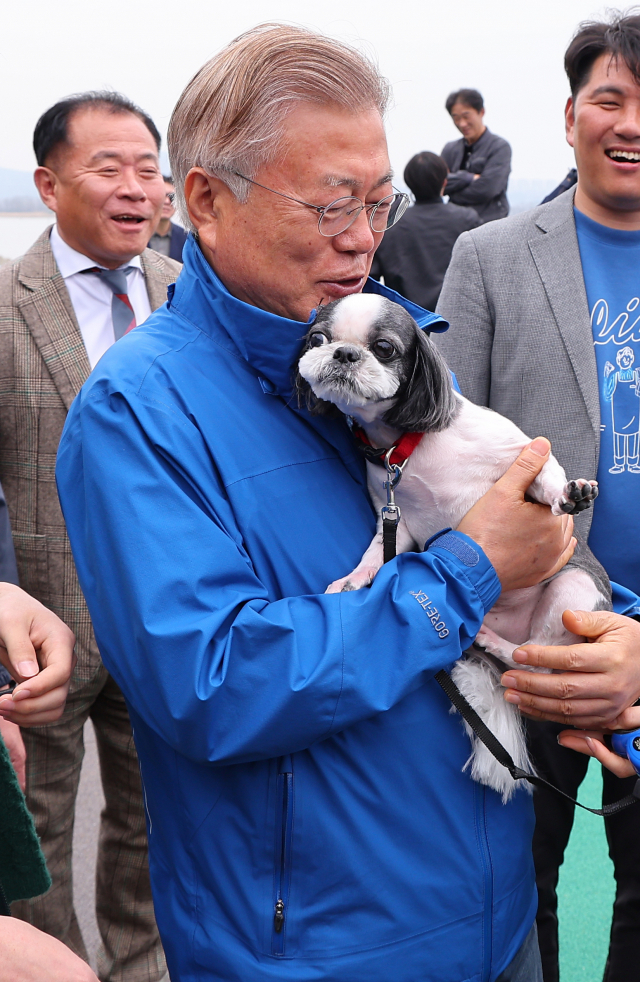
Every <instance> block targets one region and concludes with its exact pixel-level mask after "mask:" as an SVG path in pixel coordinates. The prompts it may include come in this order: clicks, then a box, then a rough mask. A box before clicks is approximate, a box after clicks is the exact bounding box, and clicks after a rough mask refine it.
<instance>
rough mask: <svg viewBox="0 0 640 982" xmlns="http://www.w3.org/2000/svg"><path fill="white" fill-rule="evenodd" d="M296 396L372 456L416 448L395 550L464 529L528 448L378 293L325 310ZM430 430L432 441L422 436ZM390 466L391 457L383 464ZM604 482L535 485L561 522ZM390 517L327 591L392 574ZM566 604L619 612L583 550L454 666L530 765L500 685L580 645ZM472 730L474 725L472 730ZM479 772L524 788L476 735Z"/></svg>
mask: <svg viewBox="0 0 640 982" xmlns="http://www.w3.org/2000/svg"><path fill="white" fill-rule="evenodd" d="M296 384H297V390H298V395H299V398H300V399H301V401H304V402H306V404H307V406H308V407H309V409H311V411H313V412H320V413H331V412H335V411H336V408H337V409H338V410H339V411H340V412H341V413H344V414H346V415H347V417H349V418H350V422H351V423H352V424H353V425H354V426H357V427H359V428H360V430H361V431H364V434H365V435H366V441H367V442H368V443H369V444H370V445H371V446H372V447H374V448H390V447H392V446H394V445H397V444H398V441H399V440H400V439H401V437H402V436H403V435H404V434H406V433H412V434H416V437H415V440H416V441H417V445H416V446H415V449H414V451H413V452H412V453H411V455H410V457H409V458H408V460H407V463H406V466H405V468H404V471H403V475H402V480H401V481H400V483H399V485H398V487H397V489H396V501H397V503H398V505H399V506H400V509H401V516H402V517H401V519H400V523H399V525H398V530H397V551H398V552H407V551H410V550H417V551H421V550H422V549H423V548H424V544H425V542H426V541H427V539H429V537H430V536H432V535H434V534H435V533H436V532H438V531H439V530H440V529H442V528H446V527H451V528H456V527H457V526H458V524H459V522H460V520H461V519H462V517H463V516H464V515H466V513H467V512H468V511H469V509H470V508H471V507H472V505H473V504H475V502H476V501H477V500H478V499H479V498H480V497H482V495H483V494H485V492H486V491H488V490H489V488H490V487H491V486H492V485H493V484H495V482H496V481H497V480H498V479H499V478H500V477H502V475H503V474H504V473H505V471H506V470H507V469H508V468H509V467H510V466H511V464H512V463H513V462H514V461H515V459H516V457H517V456H518V454H519V453H520V452H521V451H522V450H523V449H524V447H525V446H526V445H527V444H528V443H529V442H530V441H529V439H528V438H527V436H526V435H525V434H524V433H523V432H522V431H521V430H519V429H518V427H517V426H515V424H514V423H512V422H511V421H510V420H508V419H506V418H505V417H504V416H500V415H499V414H498V413H495V412H493V411H492V410H490V409H485V408H483V407H480V406H476V405H474V404H473V403H471V402H469V401H468V400H467V399H465V398H464V397H463V396H461V395H460V394H459V393H457V392H456V391H455V390H454V388H453V384H452V380H451V374H450V372H449V369H448V368H447V366H446V364H445V362H444V360H443V358H442V356H441V355H440V353H439V352H438V350H437V349H436V347H435V345H434V344H433V342H432V341H431V340H430V338H429V336H428V335H427V334H425V332H424V331H422V330H420V328H419V327H418V325H417V324H416V322H415V321H414V320H413V318H412V317H411V316H410V314H409V313H408V312H407V311H406V310H405V309H404V308H403V307H401V306H399V305H398V304H394V303H392V302H391V301H389V300H386V299H385V298H383V297H380V296H378V295H375V294H354V295H352V296H349V297H345V298H344V299H342V300H336V301H333V302H332V303H330V304H328V305H327V306H325V307H321V308H320V310H319V312H318V315H317V317H316V319H315V321H314V323H313V324H312V325H311V327H310V328H309V331H308V333H307V335H306V338H305V344H304V348H303V354H302V356H301V358H300V360H299V363H298V376H297V382H296ZM420 434H423V435H422V436H420ZM380 463H382V461H380ZM380 463H378V462H373V461H372V460H371V459H368V461H367V475H368V483H369V493H370V495H371V498H372V501H373V504H374V506H375V507H376V509H377V512H378V514H380V508H381V506H382V505H383V504H384V503H386V492H385V490H384V488H383V482H384V481H385V480H386V479H387V473H386V468H385V467H384V466H380ZM597 493H598V487H597V483H596V482H595V481H590V480H585V479H583V478H581V479H578V480H574V481H567V478H566V475H565V473H564V471H563V469H562V467H561V466H560V464H559V463H558V461H557V460H556V459H555V458H554V457H553V456H551V457H550V458H549V460H548V461H547V463H546V464H545V465H544V467H543V468H542V471H541V472H540V474H539V475H538V477H537V478H536V479H535V480H534V481H533V483H532V484H531V486H530V487H529V489H528V495H529V496H530V497H531V498H532V499H534V500H535V501H539V502H542V503H544V504H547V505H550V506H551V510H552V512H553V513H554V514H555V515H560V514H563V513H575V512H579V511H582V510H583V509H584V508H588V507H589V506H590V505H591V502H592V501H593V499H594V498H595V497H596V495H597ZM382 562H383V546H382V521H381V519H379V521H378V530H377V532H376V535H375V537H374V539H373V541H372V542H371V545H370V546H369V548H368V549H367V551H366V552H365V554H364V556H363V557H362V559H361V560H360V562H359V564H358V565H357V567H356V568H355V569H354V570H353V571H352V572H351V573H348V574H347V575H346V576H344V577H343V578H342V579H340V580H336V581H335V582H334V583H332V584H331V585H330V586H329V587H328V589H327V592H328V593H337V592H340V591H342V590H358V589H360V588H362V587H366V586H368V585H369V584H370V583H371V582H372V580H373V578H374V577H375V575H376V573H377V572H378V570H379V569H380V567H381V566H382ZM567 608H570V609H575V608H579V609H581V610H602V609H610V608H611V587H610V584H609V581H608V579H607V575H606V573H605V571H604V569H603V568H602V566H600V564H599V563H598V562H597V560H596V559H595V557H594V556H593V554H592V553H591V552H590V550H589V549H588V547H587V546H586V545H585V544H584V543H579V545H578V548H577V549H576V552H575V553H574V556H573V558H572V560H571V561H570V562H569V563H568V564H567V565H566V566H565V567H564V569H562V570H561V571H560V572H559V573H557V574H556V575H555V576H553V577H552V578H551V579H549V580H546V581H545V582H543V583H540V584H539V585H538V586H535V587H530V588H527V589H523V590H511V591H508V592H506V593H503V594H502V595H501V596H500V598H499V600H498V602H497V603H496V605H495V607H493V609H492V610H491V611H489V613H488V614H487V616H486V617H485V619H484V623H483V625H482V628H481V629H480V632H479V634H478V636H477V638H476V641H475V643H474V646H473V648H472V649H469V651H468V652H466V653H465V656H464V657H463V658H461V659H460V660H459V661H458V662H457V663H456V665H455V666H454V669H453V673H452V675H453V679H454V681H455V682H456V683H457V685H458V687H459V689H460V690H461V691H462V693H463V694H464V695H465V696H466V698H467V700H468V701H469V702H470V703H471V705H472V706H473V708H474V709H475V710H476V712H478V713H479V715H480V716H481V717H482V718H483V719H484V721H485V723H486V724H487V725H488V726H489V728H490V729H491V730H493V732H494V733H495V735H496V736H497V737H498V739H499V740H500V741H501V742H502V743H503V744H504V745H505V746H506V747H507V749H508V750H509V751H510V752H511V754H512V756H513V758H514V760H515V762H516V764H517V765H518V766H519V767H521V768H522V769H523V770H527V769H530V767H531V764H530V761H529V759H528V754H527V748H526V741H525V737H524V731H523V726H522V720H521V716H520V714H519V712H518V710H517V709H516V708H515V707H514V706H512V705H510V704H509V703H507V702H505V701H504V699H503V698H502V689H501V686H500V684H499V680H500V675H501V673H502V672H503V671H504V670H505V668H506V667H517V668H522V666H521V665H517V664H516V663H515V662H514V661H513V659H512V658H511V655H512V654H513V652H514V650H515V649H516V648H517V647H518V646H519V645H521V644H524V643H526V642H530V643H532V644H540V645H562V644H571V643H572V642H574V641H576V640H583V639H577V638H576V637H575V636H574V635H572V634H570V633H569V632H568V631H567V630H566V629H565V627H564V625H563V623H562V613H563V611H564V610H566V609H567ZM465 726H466V724H465ZM467 730H468V732H469V736H470V737H471V741H472V753H471V756H470V758H469V760H468V761H467V764H466V765H465V767H469V768H470V770H471V776H472V777H473V778H474V779H475V780H477V781H479V782H481V783H483V784H487V785H489V786H490V787H492V788H494V789H495V790H497V791H499V792H500V793H501V794H502V795H503V799H504V800H505V801H506V800H508V798H509V797H510V796H511V794H512V793H513V790H514V787H515V782H514V781H513V779H512V778H511V775H510V774H509V773H508V771H507V770H506V768H504V767H502V766H501V765H500V764H499V763H497V761H496V760H495V759H494V758H493V756H492V755H491V754H490V752H489V751H488V750H487V749H486V747H485V746H484V744H482V743H481V742H480V741H478V740H477V738H476V737H475V736H474V734H473V733H472V731H471V730H470V729H469V727H467Z"/></svg>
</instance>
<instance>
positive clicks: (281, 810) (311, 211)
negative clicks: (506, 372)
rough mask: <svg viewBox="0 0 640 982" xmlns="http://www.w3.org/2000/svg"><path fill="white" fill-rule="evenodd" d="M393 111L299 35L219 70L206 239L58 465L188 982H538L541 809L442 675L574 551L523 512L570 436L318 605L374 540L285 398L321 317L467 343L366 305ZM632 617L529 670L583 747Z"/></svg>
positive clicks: (337, 443) (515, 682)
mask: <svg viewBox="0 0 640 982" xmlns="http://www.w3.org/2000/svg"><path fill="white" fill-rule="evenodd" d="M386 98H387V87H386V84H385V83H384V81H383V80H382V79H381V78H380V77H379V75H378V73H377V71H376V70H375V69H374V68H373V67H372V66H371V65H370V64H369V63H368V62H367V61H366V60H365V59H363V58H362V57H361V56H360V55H359V54H357V53H355V52H354V51H352V50H351V49H349V48H347V47H345V46H343V45H341V44H338V43H337V42H335V41H332V40H330V39H328V38H324V37H322V36H320V35H317V34H313V33H312V32H309V31H306V30H303V29H301V28H293V27H284V26H277V25H276V26H274V25H267V26H263V27H260V28H257V29H255V30H254V31H250V32H248V33H247V34H245V35H243V36H242V37H240V38H238V39H237V40H236V41H235V42H233V43H232V44H231V45H230V46H229V47H228V48H226V49H225V50H224V51H222V52H221V53H220V54H219V55H218V56H216V57H215V58H213V59H212V60H211V61H210V62H209V63H208V64H207V65H205V66H204V67H203V69H202V70H201V71H200V72H199V73H198V74H197V75H196V76H195V78H194V79H193V80H192V82H191V83H190V84H189V85H188V86H187V89H186V90H185V92H184V93H183V95H182V96H181V98H180V100H179V102H178V105H177V107H176V109H175V111H174V115H173V118H172V121H171V127H170V134H169V143H170V153H171V164H172V173H173V175H174V177H175V179H176V187H177V189H178V195H179V199H180V203H181V207H182V210H183V218H185V220H187V221H188V222H189V224H190V227H191V228H192V230H194V231H195V232H196V235H195V236H193V235H192V236H190V238H189V240H188V242H187V244H186V246H185V250H184V269H183V272H182V273H181V275H180V278H179V280H178V282H177V284H176V286H175V289H173V288H170V290H169V302H168V304H167V305H166V306H165V307H164V308H162V310H160V311H158V312H157V313H156V314H155V315H153V316H152V317H151V318H150V319H149V320H148V321H147V323H146V324H145V325H144V326H142V327H141V328H136V330H135V331H132V332H131V333H130V334H129V335H128V336H127V337H126V338H125V339H123V340H122V341H120V342H118V344H116V345H114V346H113V348H112V349H111V350H110V351H109V352H108V353H107V355H106V356H104V357H103V359H102V360H101V361H100V364H99V365H98V366H97V367H96V370H95V371H94V372H93V374H92V376H91V378H90V379H89V380H88V382H87V384H86V385H85V386H84V388H83V390H82V392H81V394H80V396H79V397H78V399H77V400H76V402H75V403H74V406H73V407H72V409H71V412H70V414H69V418H68V424H67V427H66V429H65V434H64V436H63V439H62V443H61V448H60V454H59V463H58V481H59V488H60V494H61V500H62V504H63V509H64V512H65V518H66V520H67V523H68V529H69V535H70V538H71V542H72V546H73V549H74V555H75V559H76V563H77V568H78V573H79V576H80V581H81V584H82V587H83V590H84V593H85V596H86V598H87V602H88V605H89V608H90V611H91V615H92V619H93V623H94V626H95V630H96V635H97V638H98V643H99V645H100V649H101V653H102V656H103V658H104V660H105V663H106V664H107V665H108V667H109V670H110V671H111V672H112V673H113V675H114V677H115V678H116V679H117V681H118V683H119V685H120V686H121V688H122V691H123V692H124V694H125V697H126V699H127V703H128V706H129V709H130V714H131V719H132V724H133V728H134V731H135V739H136V745H137V749H138V753H139V758H140V763H141V770H142V776H143V781H144V786H145V800H146V803H147V807H148V832H149V851H150V868H151V876H152V883H153V889H154V900H155V906H156V916H157V921H158V925H159V927H160V931H161V934H162V939H163V944H164V946H165V950H166V953H167V960H168V963H169V969H170V974H171V978H172V980H173V982H196V980H203V979H216V980H219V982H267V980H278V982H283V980H289V982H311V980H314V982H389V980H390V979H393V980H394V982H427V980H429V982H435V980H437V982H463V980H464V982H497V980H500V982H525V980H526V982H536V980H538V979H539V978H540V974H539V973H540V963H539V955H538V952H537V943H536V938H535V929H534V928H533V922H534V917H535V909H536V897H535V886H534V874H533V864H532V859H531V830H532V824H533V811H532V807H531V799H530V797H529V795H527V793H526V792H525V791H519V792H518V793H517V794H516V796H515V798H514V799H513V800H512V801H511V802H510V803H509V804H508V805H506V806H503V805H502V803H501V799H500V797H499V796H498V795H497V794H495V793H494V792H492V791H490V790H488V789H486V788H485V787H483V786H480V785H479V784H476V783H474V782H473V781H472V780H471V779H470V778H469V776H468V774H466V773H462V768H463V766H464V763H465V761H466V759H467V757H468V756H469V741H468V738H467V736H466V734H465V732H464V730H463V728H462V726H461V724H460V721H459V719H457V718H455V717H454V716H452V715H451V714H450V711H449V710H450V705H449V703H448V700H447V698H446V697H445V696H444V693H443V692H442V691H441V690H440V689H439V687H438V685H437V683H435V681H434V680H433V675H434V673H435V672H437V671H438V670H439V669H440V668H442V667H444V666H447V665H450V664H451V663H452V662H453V661H454V660H456V659H457V658H458V657H459V656H460V653H461V651H463V650H464V649H465V648H466V647H467V646H468V645H469V644H470V642H471V641H472V639H473V638H474V636H475V634H476V632H477V631H478V628H479V626H480V624H481V622H482V618H483V616H484V614H485V612H486V611H487V610H488V609H489V608H490V607H491V606H492V605H493V604H494V602H495V600H496V598H497V596H498V595H499V593H500V590H501V587H504V588H505V589H512V588H514V587H517V586H525V585H528V584H532V583H534V582H537V581H538V580H540V579H542V578H544V577H545V576H548V575H550V574H551V573H552V572H553V571H554V570H556V569H559V568H561V566H562V565H563V564H564V562H566V560H567V558H568V557H569V556H570V554H571V552H572V548H573V540H572V523H571V521H570V519H568V518H567V517H566V516H565V518H563V519H556V518H554V517H553V516H551V514H550V512H549V510H548V509H546V508H544V507H542V506H539V505H535V504H532V503H529V502H526V501H525V500H524V492H525V490H526V488H527V486H528V485H529V483H530V482H531V480H532V479H533V477H534V476H535V475H536V474H537V473H538V472H539V470H540V469H541V467H542V465H543V464H544V461H545V460H546V459H547V455H548V452H549V445H548V443H547V442H546V441H545V440H535V441H534V442H533V443H532V445H531V446H530V447H529V448H528V449H527V450H525V451H524V452H523V454H522V455H521V457H520V458H519V459H518V461H517V462H516V464H515V465H514V466H513V468H511V469H510V471H509V472H508V474H507V475H506V476H505V478H503V480H502V481H501V482H499V484H498V485H496V487H495V488H494V489H492V491H491V492H490V493H489V494H487V495H486V496H485V497H484V498H482V499H481V500H480V501H479V502H478V504H477V505H476V506H475V507H474V508H473V509H472V510H471V512H470V513H469V514H468V515H467V516H466V517H465V519H464V520H463V522H462V523H461V525H460V527H459V529H458V530H457V531H455V532H452V531H449V530H443V534H442V535H441V536H440V537H439V538H438V539H436V541H435V542H433V543H432V544H431V545H430V548H429V549H427V550H426V551H425V552H423V553H421V554H418V553H407V554H404V555H402V556H400V557H398V559H396V560H394V561H392V562H390V563H388V564H387V565H386V566H385V567H384V568H383V569H382V570H381V571H380V572H379V574H378V576H377V577H376V579H375V581H374V583H373V585H372V586H371V588H370V589H368V590H362V591H358V592H350V593H342V594H338V595H326V594H324V589H325V587H326V585H327V584H328V583H330V582H331V581H332V580H333V579H335V578H336V577H337V576H339V575H343V574H344V572H345V571H348V570H349V569H351V568H353V566H354V564H355V562H356V560H357V558H358V557H359V556H360V555H361V554H362V551H363V549H364V547H365V545H366V544H367V543H368V542H369V540H370V538H371V535H372V531H373V528H374V525H375V516H374V514H373V511H372V509H371V506H370V503H369V500H368V497H367V490H366V479H365V474H364V468H363V464H362V460H361V458H360V457H359V455H358V452H357V450H356V449H355V447H354V444H353V442H352V438H351V435H350V433H349V431H348V429H347V427H346V426H345V425H344V423H342V422H341V421H339V420H333V419H331V420H330V419H326V418H324V417H313V416H311V415H310V414H309V413H308V412H307V411H306V410H304V409H302V408H299V407H298V405H297V403H296V400H295V397H294V395H293V392H292V371H293V368H294V365H295V362H296V359H297V356H298V354H299V351H300V346H301V338H302V336H303V335H304V333H305V330H306V326H307V323H308V321H309V317H310V315H311V312H312V311H313V309H314V308H316V307H317V306H318V304H319V303H320V302H321V301H323V300H324V301H325V302H327V301H328V300H331V299H334V298H337V297H343V296H347V295H349V294H351V293H355V292H358V291H360V290H362V289H363V288H364V289H369V290H374V291H377V292H381V293H384V294H385V295H386V296H391V297H392V298H393V299H395V300H397V302H399V303H403V304H404V305H405V306H406V307H407V308H408V309H409V310H410V311H411V312H412V314H413V315H414V316H415V317H416V319H417V320H418V322H419V324H420V325H421V326H423V327H425V328H427V329H429V330H443V329H444V327H445V324H444V323H443V322H442V321H441V320H440V318H438V317H437V316H436V315H434V314H428V313H427V312H426V311H423V310H421V309H420V308H418V307H415V306H414V305H413V304H410V303H409V302H408V301H405V300H403V299H402V298H400V297H399V296H398V295H397V294H394V293H393V292H392V291H388V290H385V288H384V287H381V286H380V284H376V283H374V282H373V281H367V275H368V272H369V268H370V264H371V259H372V257H373V253H374V251H375V249H376V247H377V245H378V244H379V242H380V240H381V238H382V235H383V233H384V231H385V229H386V228H388V227H389V226H390V224H391V223H392V222H393V220H394V217H395V214H396V210H395V204H396V203H397V201H398V199H397V197H396V192H395V191H394V189H393V187H392V185H391V173H390V166H389V159H388V154H387V148H386V141H385V136H384V129H383V125H382V114H383V111H384V107H385V103H386ZM423 594H427V595H428V596H429V598H430V599H431V601H432V603H433V604H434V605H435V606H436V607H437V608H438V611H439V612H440V616H441V619H443V620H444V621H445V623H446V627H447V632H446V633H445V632H444V631H442V630H441V631H439V632H436V631H435V629H434V627H433V624H432V622H431V620H430V619H429V617H428V615H427V614H426V613H425V611H424V610H423V608H422V606H421V604H420V602H419V601H420V599H421V598H422V595H423ZM612 619H613V621H615V617H614V615H610V614H608V613H604V614H598V615H592V616H591V617H586V615H585V619H584V620H583V630H584V633H586V634H589V635H590V636H593V637H594V638H600V636H601V635H604V637H602V638H600V643H596V644H591V645H578V646H576V647H575V649H573V650H570V649H560V650H554V649H551V650H549V649H542V650H541V651H537V652H535V651H534V652H529V654H528V655H527V656H526V657H529V658H531V659H537V660H538V661H539V662H540V663H543V664H547V665H549V666H552V667H556V668H563V667H565V666H566V665H567V664H568V661H569V658H571V659H573V664H574V665H577V664H585V666H586V668H587V669H588V671H585V672H583V673H575V674H573V675H572V676H571V678H572V698H571V699H569V700H567V699H566V695H567V688H566V682H567V679H566V675H563V674H560V675H557V676H551V675H547V676H544V677H542V676H540V677H539V678H536V680H535V681H534V682H533V683H532V682H531V678H530V674H529V673H527V672H514V673H509V675H510V680H511V684H512V686H515V687H516V688H521V689H522V695H521V699H522V705H523V706H524V707H526V708H528V709H529V710H530V711H533V712H536V711H539V709H540V707H541V706H544V707H546V710H547V712H549V713H551V715H552V716H553V717H554V718H565V717H566V715H567V714H568V715H571V716H572V718H575V719H576V720H580V721H581V722H584V724H585V725H589V724H592V723H593V722H595V720H596V719H597V720H600V721H602V720H603V719H604V718H605V717H606V718H610V717H614V716H616V715H617V714H618V713H619V712H620V711H621V710H623V709H624V708H625V707H626V706H627V705H629V704H630V703H631V702H633V701H634V700H635V698H637V695H638V694H639V693H640V678H639V677H638V673H637V672H636V669H635V666H634V662H633V659H632V658H631V657H630V652H631V649H632V647H633V645H634V644H636V645H637V642H638V636H639V635H640V628H638V626H637V625H635V624H633V623H631V622H626V621H625V622H624V630H623V632H622V634H620V633H619V634H618V636H617V637H618V640H617V641H611V640H609V633H610V632H611V631H612V630H613V628H612ZM620 620H623V619H622V618H621V619H620ZM620 630H621V629H620V628H619V631H620ZM581 660H582V661H581ZM525 676H526V680H525ZM526 689H529V690H530V691H525V690H526ZM563 698H564V701H563ZM594 698H595V700H596V703H595V704H597V705H598V707H599V711H598V713H597V714H596V715H595V716H594V715H593V714H592V715H589V714H588V713H584V714H583V713H581V710H580V706H581V705H582V704H583V702H584V703H586V704H587V708H589V706H591V707H593V705H594V702H593V699H594Z"/></svg>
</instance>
